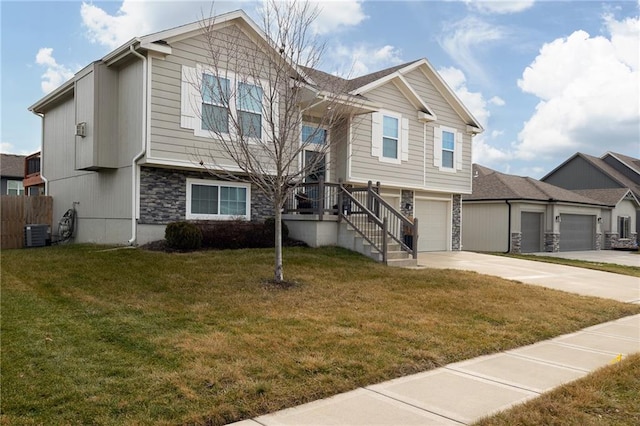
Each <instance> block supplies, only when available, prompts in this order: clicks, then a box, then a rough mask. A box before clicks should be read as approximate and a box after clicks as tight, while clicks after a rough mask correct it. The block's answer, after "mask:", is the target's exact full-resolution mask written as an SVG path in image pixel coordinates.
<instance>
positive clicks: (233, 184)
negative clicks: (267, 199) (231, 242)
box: [185, 178, 251, 220]
mask: <svg viewBox="0 0 640 426" xmlns="http://www.w3.org/2000/svg"><path fill="white" fill-rule="evenodd" d="M192 185H206V186H217V187H218V211H220V210H219V206H220V190H219V188H220V187H223V186H224V187H228V188H245V189H246V190H247V191H246V198H245V202H246V214H244V215H223V214H215V215H213V214H199V213H191V186H192ZM238 217H241V218H243V219H245V220H251V184H249V183H244V182H226V181H218V180H208V179H192V178H187V197H186V205H185V218H186V219H189V220H234V219H237V218H238Z"/></svg>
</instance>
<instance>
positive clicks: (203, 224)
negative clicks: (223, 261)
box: [195, 219, 289, 249]
mask: <svg viewBox="0 0 640 426" xmlns="http://www.w3.org/2000/svg"><path fill="white" fill-rule="evenodd" d="M195 224H196V226H197V227H198V228H199V229H200V232H201V233H202V246H203V247H206V248H214V249H240V248H266V247H273V246H274V244H275V222H274V220H273V219H267V220H266V221H265V222H264V223H261V222H247V221H242V220H234V221H199V222H195ZM288 235H289V229H288V228H287V227H286V225H285V224H284V223H283V224H282V239H283V241H286V240H287V238H288Z"/></svg>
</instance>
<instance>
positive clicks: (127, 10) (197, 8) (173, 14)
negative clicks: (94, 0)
mask: <svg viewBox="0 0 640 426" xmlns="http://www.w3.org/2000/svg"><path fill="white" fill-rule="evenodd" d="M211 4H212V3H211V2H208V1H190V2H178V1H136V0H124V1H123V2H122V5H121V6H120V8H119V9H118V11H117V12H116V13H114V14H113V15H111V14H109V13H108V12H106V11H105V10H104V9H102V8H100V7H99V6H96V5H94V4H91V3H85V2H83V3H82V5H81V6H80V16H81V18H82V25H83V26H84V27H85V29H86V36H87V38H88V39H89V40H90V41H91V42H92V43H96V44H99V45H102V46H105V47H107V48H109V49H115V48H116V47H118V46H120V45H121V44H123V43H125V42H127V41H129V40H130V39H132V38H133V37H136V36H144V35H147V34H150V33H152V32H155V31H161V30H166V29H169V28H173V27H176V26H179V25H183V24H186V23H191V22H196V21H198V20H200V19H202V17H203V16H209V15H210V12H211ZM214 7H215V9H214V13H215V14H221V13H224V12H228V11H229V10H232V9H238V8H239V7H240V6H239V5H238V4H237V2H236V3H233V2H231V3H230V2H220V3H218V2H216V3H215V4H214Z"/></svg>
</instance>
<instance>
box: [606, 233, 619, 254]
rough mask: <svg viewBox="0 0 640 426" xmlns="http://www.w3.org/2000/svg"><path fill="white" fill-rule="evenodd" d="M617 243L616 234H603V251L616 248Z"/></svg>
mask: <svg viewBox="0 0 640 426" xmlns="http://www.w3.org/2000/svg"><path fill="white" fill-rule="evenodd" d="M617 242H618V233H617V232H605V233H604V249H605V250H611V249H612V248H614V247H615V246H616V243H617Z"/></svg>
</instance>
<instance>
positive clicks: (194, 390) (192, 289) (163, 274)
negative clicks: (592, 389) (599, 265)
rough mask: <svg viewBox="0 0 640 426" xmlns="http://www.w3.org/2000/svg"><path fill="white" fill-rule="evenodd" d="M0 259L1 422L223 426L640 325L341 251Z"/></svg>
mask: <svg viewBox="0 0 640 426" xmlns="http://www.w3.org/2000/svg"><path fill="white" fill-rule="evenodd" d="M105 249H106V248H105V247H100V246H86V245H72V246H59V247H47V248H41V249H31V250H5V251H3V252H2V254H1V255H0V260H1V262H2V285H1V300H0V302H1V313H2V318H1V324H0V330H1V336H2V342H1V355H2V364H1V380H2V383H1V385H2V390H1V392H2V395H1V417H0V422H1V423H3V424H104V425H110V424H224V423H226V422H231V421H236V420H241V419H245V418H249V417H253V416H256V415H260V414H264V413H267V412H272V411H276V410H278V409H282V408H285V407H290V406H294V405H298V404H301V403H304V402H308V401H311V400H315V399H318V398H322V397H326V396H329V395H333V394H336V393H339V392H343V391H347V390H350V389H354V388H356V387H358V386H363V385H368V384H372V383H376V382H380V381H383V380H387V379H391V378H394V377H398V376H402V375H406V374H410V373H415V372H418V371H424V370H428V369H431V368H434V367H437V366H441V365H444V364H448V363H451V362H455V361H460V360H463V359H468V358H472V357H475V356H479V355H483V354H489V353H494V352H498V351H503V350H506V349H510V348H514V347H518V346H522V345H526V344H530V343H533V342H536V341H539V340H542V339H547V338H550V337H553V336H557V335H560V334H563V333H569V332H572V331H575V330H578V329H581V328H584V327H587V326H590V325H593V324H597V323H601V322H604V321H609V320H612V319H616V318H620V317H623V316H627V315H632V314H636V313H639V312H640V306H636V305H629V304H623V303H618V302H615V301H609V300H602V299H597V298H590V297H581V296H576V295H571V294H567V293H562V292H558V291H554V290H551V289H546V288H542V287H534V286H528V285H524V284H518V283H514V282H510V281H506V280H502V279H499V278H495V277H487V276H483V275H479V274H476V273H472V272H462V271H452V270H430V269H424V270H408V269H397V268H389V267H385V266H383V265H380V264H377V263H374V262H372V261H370V260H369V259H367V258H365V257H362V256H360V255H357V254H354V253H351V252H349V251H346V250H342V249H338V248H323V249H305V248H291V249H286V250H285V278H286V279H287V280H289V281H295V282H296V283H297V284H296V285H294V286H292V287H289V288H275V287H273V286H269V285H266V284H264V282H265V281H266V280H268V279H269V278H271V275H272V259H273V252H272V250H269V249H265V250H259V249H257V250H237V251H202V252H196V253H185V254H177V253H174V254H167V253H162V252H149V251H144V250H140V249H116V250H105Z"/></svg>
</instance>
